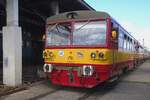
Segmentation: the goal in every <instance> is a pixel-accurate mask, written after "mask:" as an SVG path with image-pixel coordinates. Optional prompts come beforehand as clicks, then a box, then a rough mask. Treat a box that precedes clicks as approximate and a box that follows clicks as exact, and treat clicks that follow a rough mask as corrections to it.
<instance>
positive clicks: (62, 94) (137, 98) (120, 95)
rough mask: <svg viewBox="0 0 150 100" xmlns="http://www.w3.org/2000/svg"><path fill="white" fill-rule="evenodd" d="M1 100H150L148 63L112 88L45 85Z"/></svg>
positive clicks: (149, 69)
mask: <svg viewBox="0 0 150 100" xmlns="http://www.w3.org/2000/svg"><path fill="white" fill-rule="evenodd" d="M0 99H1V100H150V61H147V62H145V63H144V64H142V65H141V66H139V67H138V68H137V69H136V70H134V71H133V72H130V73H129V74H127V75H125V76H123V77H122V80H121V81H120V82H119V83H118V84H117V85H116V86H114V87H113V88H108V86H106V87H105V86H98V87H96V88H94V89H85V88H73V87H59V86H53V85H50V84H49V85H48V84H46V83H43V84H39V85H36V86H33V87H30V88H29V90H25V91H21V92H18V93H15V94H11V95H9V96H5V97H1V98H0Z"/></svg>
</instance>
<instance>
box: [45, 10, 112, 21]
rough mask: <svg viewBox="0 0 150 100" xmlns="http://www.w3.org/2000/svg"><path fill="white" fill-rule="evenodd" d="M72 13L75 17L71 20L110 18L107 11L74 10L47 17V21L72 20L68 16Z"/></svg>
mask: <svg viewBox="0 0 150 100" xmlns="http://www.w3.org/2000/svg"><path fill="white" fill-rule="evenodd" d="M70 13H74V14H75V18H73V19H71V20H82V19H106V18H109V17H110V15H109V14H108V13H106V12H98V11H72V12H65V13H61V14H58V15H54V16H51V17H49V18H47V22H55V21H65V20H70V19H69V18H68V17H67V16H68V14H70Z"/></svg>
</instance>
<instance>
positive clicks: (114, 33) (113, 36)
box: [111, 30, 117, 39]
mask: <svg viewBox="0 0 150 100" xmlns="http://www.w3.org/2000/svg"><path fill="white" fill-rule="evenodd" d="M111 37H112V39H116V38H117V31H115V30H113V31H112V32H111Z"/></svg>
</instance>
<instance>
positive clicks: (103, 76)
mask: <svg viewBox="0 0 150 100" xmlns="http://www.w3.org/2000/svg"><path fill="white" fill-rule="evenodd" d="M94 68H95V71H94V73H93V75H92V76H83V75H80V76H79V75H78V71H77V70H71V71H70V70H53V71H52V72H51V73H49V74H50V80H51V82H52V83H53V84H57V85H63V86H74V87H86V88H92V87H94V86H96V85H98V84H100V83H101V82H104V81H106V80H108V79H109V77H110V66H94Z"/></svg>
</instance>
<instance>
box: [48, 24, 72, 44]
mask: <svg viewBox="0 0 150 100" xmlns="http://www.w3.org/2000/svg"><path fill="white" fill-rule="evenodd" d="M70 28H71V25H70V24H55V25H49V26H48V27H47V32H46V33H47V36H46V37H47V38H46V43H47V44H46V45H47V46H52V45H53V46H59V45H70V41H71V40H70V35H71V29H70Z"/></svg>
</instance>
